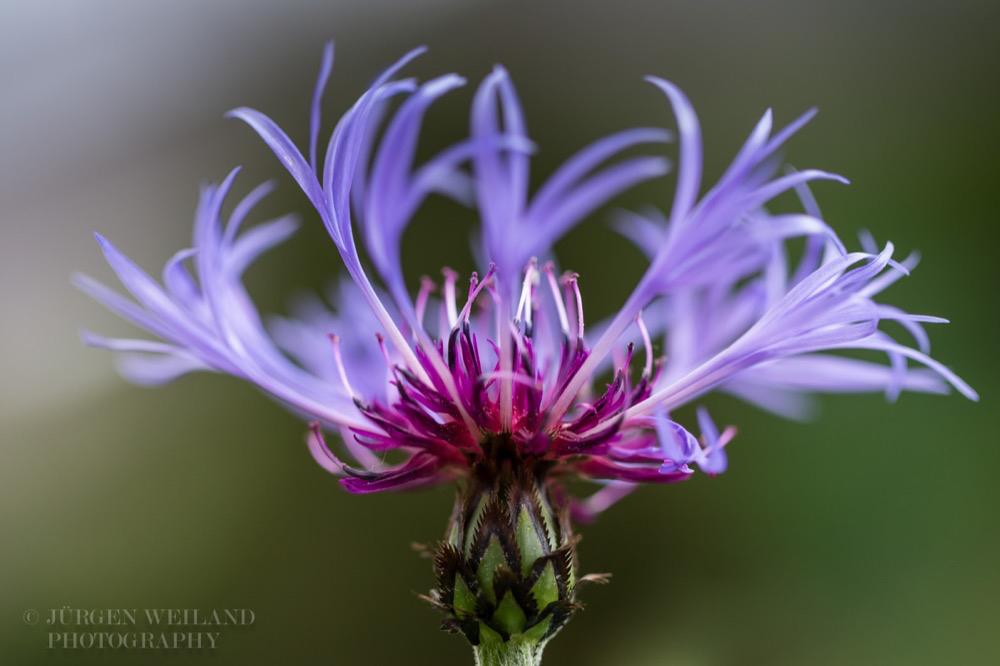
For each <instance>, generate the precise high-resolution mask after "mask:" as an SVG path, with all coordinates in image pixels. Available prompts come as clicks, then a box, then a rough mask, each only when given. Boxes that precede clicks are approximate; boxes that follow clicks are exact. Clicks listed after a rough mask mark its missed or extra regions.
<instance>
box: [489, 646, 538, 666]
mask: <svg viewBox="0 0 1000 666" xmlns="http://www.w3.org/2000/svg"><path fill="white" fill-rule="evenodd" d="M543 647H544V643H537V642H534V641H531V642H528V641H519V640H509V641H507V642H505V643H500V642H494V641H489V642H484V643H480V644H479V645H477V646H475V647H474V648H473V650H474V652H475V655H476V666H540V665H541V663H542V648H543Z"/></svg>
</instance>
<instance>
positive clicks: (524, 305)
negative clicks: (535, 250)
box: [514, 257, 538, 337]
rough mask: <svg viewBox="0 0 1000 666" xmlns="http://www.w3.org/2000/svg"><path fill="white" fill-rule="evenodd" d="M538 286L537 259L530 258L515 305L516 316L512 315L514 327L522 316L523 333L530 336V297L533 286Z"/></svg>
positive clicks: (532, 294)
mask: <svg viewBox="0 0 1000 666" xmlns="http://www.w3.org/2000/svg"><path fill="white" fill-rule="evenodd" d="M536 284H538V259H536V258H535V257H532V258H531V261H530V262H528V267H527V268H525V269H524V283H523V284H522V285H521V300H520V301H518V304H517V314H515V315H514V324H515V326H516V325H517V324H518V323H520V321H521V316H522V313H523V315H524V333H525V335H527V336H529V337H530V336H531V329H532V323H531V317H532V314H533V310H534V308H533V303H532V297H533V296H534V291H535V285H536Z"/></svg>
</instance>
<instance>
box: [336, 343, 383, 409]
mask: <svg viewBox="0 0 1000 666" xmlns="http://www.w3.org/2000/svg"><path fill="white" fill-rule="evenodd" d="M330 342H332V343H333V358H334V360H335V361H336V362H337V372H338V373H339V374H340V382H341V383H342V384H343V385H344V388H345V389H346V390H347V394H348V395H350V396H351V399H352V400H354V402H355V403H360V399H359V398H358V394H357V393H355V392H354V389H353V388H351V383H350V382H349V381H347V370H345V369H344V357H343V356H342V355H341V353H340V336H339V335H336V334H334V333H331V334H330ZM386 358H388V356H387V357H386Z"/></svg>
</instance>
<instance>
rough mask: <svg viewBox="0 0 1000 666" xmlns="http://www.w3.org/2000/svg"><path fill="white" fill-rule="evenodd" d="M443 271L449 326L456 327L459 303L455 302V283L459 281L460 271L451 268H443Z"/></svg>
mask: <svg viewBox="0 0 1000 666" xmlns="http://www.w3.org/2000/svg"><path fill="white" fill-rule="evenodd" d="M441 273H443V274H444V289H443V296H444V307H445V308H446V309H445V311H446V312H447V313H448V326H449V327H450V328H455V324H457V323H458V305H457V303H456V302H455V283H456V282H458V273H456V272H455V271H453V270H452V269H450V268H442V269H441Z"/></svg>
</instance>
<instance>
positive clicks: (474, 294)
mask: <svg viewBox="0 0 1000 666" xmlns="http://www.w3.org/2000/svg"><path fill="white" fill-rule="evenodd" d="M496 268H497V267H496V264H492V263H491V264H490V269H489V270H488V271H486V275H485V276H483V280H482V282H480V281H479V273H476V272H475V271H473V272H472V277H471V278H469V298H468V300H467V301H466V302H465V306H464V307H463V308H462V311H461V312H460V313H459V315H458V318H459V319H461V320H462V321H464V322H466V323H468V322H469V313H470V312H471V311H472V304H473V303H475V302H476V299H477V298H479V292H481V291H482V290H483V288H484V287H490V286H491V284H492V278H493V273H495V272H496Z"/></svg>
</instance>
